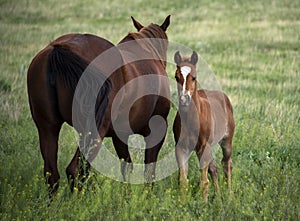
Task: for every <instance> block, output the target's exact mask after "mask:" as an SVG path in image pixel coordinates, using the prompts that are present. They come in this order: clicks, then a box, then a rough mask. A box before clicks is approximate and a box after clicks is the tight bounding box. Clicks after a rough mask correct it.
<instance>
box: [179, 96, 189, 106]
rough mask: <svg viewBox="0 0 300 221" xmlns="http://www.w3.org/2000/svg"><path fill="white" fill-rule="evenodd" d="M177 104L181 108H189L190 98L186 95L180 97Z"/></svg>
mask: <svg viewBox="0 0 300 221" xmlns="http://www.w3.org/2000/svg"><path fill="white" fill-rule="evenodd" d="M179 103H180V105H181V106H189V105H190V103H191V96H190V95H188V94H185V95H180V97H179Z"/></svg>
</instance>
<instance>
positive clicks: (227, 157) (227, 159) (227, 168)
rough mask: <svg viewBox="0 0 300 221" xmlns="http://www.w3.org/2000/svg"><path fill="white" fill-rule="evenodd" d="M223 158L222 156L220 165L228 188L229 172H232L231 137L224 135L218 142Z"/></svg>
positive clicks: (229, 182)
mask: <svg viewBox="0 0 300 221" xmlns="http://www.w3.org/2000/svg"><path fill="white" fill-rule="evenodd" d="M220 145H221V148H222V152H223V158H222V165H223V170H224V174H225V179H226V183H227V187H228V189H230V186H231V173H232V160H231V155H232V138H229V137H226V138H224V139H223V140H222V141H221V142H220Z"/></svg>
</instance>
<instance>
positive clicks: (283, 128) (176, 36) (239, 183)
mask: <svg viewBox="0 0 300 221" xmlns="http://www.w3.org/2000/svg"><path fill="white" fill-rule="evenodd" d="M0 6H1V7H0V34H1V35H0V57H1V60H0V161H1V166H0V197H1V198H0V214H1V215H0V218H1V220H299V219H300V217H299V214H300V208H299V202H300V197H299V196H300V190H299V183H300V170H299V168H300V148H299V147H300V53H299V52H300V51H299V50H300V32H299V30H300V3H299V1H294V0H282V1H279V0H277V1H271V0H266V1H259V0H254V1H240V0H230V1H209V0H204V1H187V2H186V3H182V2H181V1H179V0H174V1H159V2H158V1H151V2H147V3H145V1H142V0H129V1H126V5H125V3H123V2H121V1H111V0H104V1H95V0H88V1H79V0H76V1H68V2H61V1H50V0H47V1H37V0H33V1H25V0H22V1H16V0H12V1H6V0H1V1H0ZM168 14H171V15H172V17H171V25H170V27H169V29H168V36H169V40H170V41H172V42H178V43H181V44H184V45H187V46H189V47H191V48H192V49H194V50H197V51H198V52H199V53H200V55H201V57H202V58H204V59H205V60H206V62H207V63H208V64H209V65H210V67H211V68H212V70H213V71H214V73H215V75H216V77H217V79H218V80H219V82H220V84H221V85H222V89H223V90H224V91H225V92H226V93H227V94H228V96H229V97H230V99H231V100H232V103H233V107H234V114H235V120H236V132H235V137H234V144H233V145H234V146H233V148H234V150H233V166H234V169H233V177H232V192H231V193H230V194H227V193H226V189H225V184H224V177H223V174H222V170H221V168H219V173H220V188H221V198H218V197H213V188H210V198H209V203H208V204H204V203H203V202H202V200H201V193H200V192H199V191H198V190H197V187H196V182H197V179H198V177H199V172H198V171H197V163H196V157H195V155H192V157H191V160H190V173H189V180H190V185H191V188H190V189H189V192H188V193H187V196H186V197H184V198H182V197H180V194H179V193H178V189H177V174H176V173H175V174H173V175H171V176H169V177H167V178H165V179H164V180H161V181H158V182H156V184H155V185H154V187H153V189H152V190H151V189H149V188H148V187H144V185H128V184H124V183H119V182H117V181H113V180H111V179H109V178H106V177H104V176H102V175H101V174H99V173H97V172H95V171H92V173H91V177H90V178H89V179H90V180H89V182H87V184H85V185H84V189H83V191H81V192H77V191H75V193H74V194H71V193H70V191H69V188H68V184H67V179H66V175H65V172H64V170H65V168H66V166H67V165H68V163H69V161H70V160H71V158H72V156H73V154H74V152H75V149H76V142H75V139H74V135H73V131H72V129H71V128H70V127H68V126H67V125H65V126H64V127H63V130H62V132H61V136H60V141H59V144H60V148H59V159H58V161H59V170H60V174H61V186H60V189H59V191H58V193H57V195H56V196H55V198H53V200H52V201H51V202H50V200H49V198H48V196H47V188H46V185H45V184H44V178H43V161H42V158H41V155H40V152H39V147H38V136H37V130H36V128H35V125H34V123H33V121H32V119H31V115H30V112H29V107H28V101H27V92H26V72H27V68H28V66H29V64H30V61H31V59H32V58H33V57H34V56H35V54H36V53H37V52H38V51H39V50H41V49H42V48H43V47H44V46H45V45H46V44H48V43H49V42H50V41H51V40H53V39H55V38H56V37H58V36H60V35H62V34H65V33H69V32H81V33H93V34H96V35H99V36H102V37H104V38H107V39H109V40H110V41H112V42H113V43H117V42H118V41H119V40H120V39H122V37H123V36H125V35H126V34H127V33H128V32H129V31H134V28H133V26H132V24H131V20H130V16H131V15H133V16H134V17H135V18H136V19H137V20H139V21H141V23H143V24H149V23H150V22H154V23H161V22H162V21H163V19H164V18H165V17H166V15H168ZM168 73H169V75H170V77H171V78H172V77H173V73H174V66H173V65H172V64H169V67H168ZM174 112H175V110H174V109H172V111H171V113H170V117H169V119H170V120H172V119H173V117H174ZM105 142H106V143H107V144H108V145H109V144H110V140H106V141H105ZM173 148H174V141H173V136H172V133H171V130H169V132H168V135H167V140H166V142H165V144H164V147H163V149H162V154H163V153H164V152H168V151H169V150H172V149H173ZM138 154H140V153H136V156H134V157H135V159H136V160H141V156H139V155H138ZM216 158H217V161H218V164H219V167H220V159H221V152H220V151H217V153H216Z"/></svg>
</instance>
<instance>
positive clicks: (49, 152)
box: [37, 122, 61, 195]
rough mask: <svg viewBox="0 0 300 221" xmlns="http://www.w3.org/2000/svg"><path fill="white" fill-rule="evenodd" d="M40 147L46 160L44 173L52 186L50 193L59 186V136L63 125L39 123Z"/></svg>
mask: <svg viewBox="0 0 300 221" xmlns="http://www.w3.org/2000/svg"><path fill="white" fill-rule="evenodd" d="M37 125H38V131H39V138H40V149H41V153H42V157H43V160H44V175H45V177H46V178H47V182H48V184H49V187H50V190H49V191H50V195H52V194H53V193H55V192H56V190H57V188H58V185H59V184H58V181H59V178H60V177H59V173H58V169H57V150H58V136H59V131H60V128H61V125H60V124H58V125H51V124H49V122H47V123H45V122H44V123H43V124H41V122H39V123H38V124H37Z"/></svg>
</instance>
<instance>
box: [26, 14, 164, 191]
mask: <svg viewBox="0 0 300 221" xmlns="http://www.w3.org/2000/svg"><path fill="white" fill-rule="evenodd" d="M132 20H133V24H134V26H135V27H136V28H137V31H138V32H136V33H129V34H128V35H127V36H126V37H125V38H124V39H123V40H122V41H121V42H120V43H119V45H118V46H114V45H113V44H112V43H110V42H109V41H107V40H105V39H103V38H100V37H97V36H94V35H89V34H67V35H63V36H61V37H59V38H57V39H56V40H54V41H53V42H51V43H50V44H49V45H48V46H47V47H45V48H44V49H43V50H42V51H40V52H39V53H38V54H37V55H36V56H35V58H34V59H33V60H32V62H31V64H30V67H29V70H28V76H27V86H28V96H29V104H30V109H31V114H32V117H33V120H34V122H35V124H36V126H37V129H38V134H39V141H40V149H41V153H42V157H43V160H44V174H45V176H47V179H48V180H47V181H48V184H49V185H50V191H51V193H52V192H55V191H56V190H57V188H58V181H59V178H60V176H59V173H58V168H57V151H58V137H59V132H60V129H61V126H62V124H63V123H64V122H66V123H68V124H69V125H71V126H74V123H75V122H73V121H72V102H73V98H75V94H74V93H75V91H76V86H77V84H78V82H79V79H80V77H81V76H82V74H83V72H84V70H85V69H86V68H87V67H88V65H89V64H91V62H92V61H93V60H94V59H95V58H97V57H98V56H99V55H101V54H102V53H103V54H104V52H106V51H108V50H111V51H112V52H111V53H110V55H109V56H108V57H107V56H106V59H104V61H102V62H101V61H100V62H98V63H97V62H96V64H95V65H94V66H96V67H97V68H96V70H98V72H97V74H98V78H97V79H99V81H102V82H100V85H102V87H101V89H100V90H99V94H98V95H97V101H96V103H95V105H94V107H91V109H93V108H94V110H95V114H94V116H95V118H96V119H95V121H96V124H97V130H98V135H99V137H100V140H102V139H103V138H104V137H112V141H113V144H114V147H115V150H116V152H117V155H118V157H119V158H120V159H122V161H125V162H127V163H128V165H130V163H131V158H130V154H129V151H128V145H127V139H128V137H129V135H131V134H132V133H136V134H141V135H142V136H144V137H145V142H146V147H147V149H146V150H145V164H146V166H145V182H152V181H153V180H154V177H155V163H156V161H157V156H158V152H159V150H160V148H161V146H162V143H163V141H164V137H165V133H166V131H165V130H164V131H161V133H162V137H163V138H162V139H161V141H160V142H159V143H157V144H155V145H152V144H153V142H151V136H150V134H151V131H150V128H149V125H148V122H149V120H150V119H151V118H152V116H155V115H160V116H161V117H162V118H163V119H165V120H166V118H167V115H168V113H169V109H170V103H169V100H168V99H166V98H164V97H161V96H158V95H155V94H151V95H148V96H143V97H141V98H140V99H138V100H136V101H135V102H134V103H133V104H132V106H130V108H128V107H127V104H128V103H130V102H131V100H130V99H131V97H132V96H133V95H134V93H138V92H140V91H141V90H142V89H140V90H138V89H137V88H144V87H146V86H145V85H148V84H149V81H146V80H143V79H142V80H140V81H139V83H140V85H134V86H135V87H136V88H132V89H128V88H127V89H126V90H125V92H124V93H123V94H122V96H121V98H122V99H121V100H119V102H120V104H119V105H118V107H119V109H118V111H117V112H115V113H114V114H112V113H111V107H112V104H113V100H114V98H115V96H116V94H117V93H118V92H119V91H120V89H121V88H122V87H123V86H124V85H126V84H128V82H130V81H132V80H133V79H135V78H137V77H140V76H146V75H147V76H148V75H150V74H152V75H153V76H154V78H155V76H156V84H155V85H156V86H157V91H158V94H159V93H160V91H161V90H163V91H165V93H166V94H168V93H169V84H168V82H167V81H163V80H162V79H161V78H159V77H157V76H159V75H161V76H165V77H166V76H167V74H166V71H165V68H166V62H165V61H166V51H167V47H168V44H167V35H166V33H165V32H166V30H167V28H168V26H169V23H170V16H168V17H167V18H166V19H165V21H164V22H163V24H162V25H156V24H150V25H149V26H146V27H143V26H142V25H141V24H140V23H139V22H137V21H136V20H135V19H134V18H132ZM142 39H146V40H147V39H158V40H160V39H161V40H164V41H159V42H160V43H158V44H150V43H149V44H147V43H145V42H143V41H141V40H142ZM126 43H130V44H126ZM154 47H157V48H154ZM154 52H155V53H156V54H155V56H152V57H151V53H154ZM145 54H146V55H147V57H148V59H144V60H139V61H134V59H132V58H135V57H143V55H145ZM149 58H150V59H149ZM151 58H152V59H151ZM158 58H159V59H161V60H159V59H158ZM126 60H129V61H130V63H126ZM119 64H121V65H119ZM114 65H116V67H114ZM110 71H112V73H107V72H110ZM107 76H108V78H107ZM150 83H151V82H150ZM87 88H88V87H87ZM83 106H84V105H83ZM125 109H130V113H129V121H130V122H129V124H130V127H131V131H127V128H126V127H124V128H122V125H123V124H125V125H126V123H127V124H128V122H122V120H124V119H123V118H122V116H123V115H125V114H128V113H123V111H124V110H125ZM82 118H83V119H84V116H82V117H81V119H82ZM113 120H114V121H115V125H121V126H119V127H118V130H119V131H118V133H117V132H116V131H115V129H114V127H113ZM125 120H126V119H125ZM75 129H76V130H77V128H75ZM122 129H124V130H122ZM78 132H82V131H80V130H79V131H78ZM83 132H87V131H83ZM120 133H122V139H121V138H120V137H119V134H120ZM80 152H81V151H80V149H79V148H78V149H77V151H76V153H75V155H74V157H73V159H72V161H71V162H70V164H69V166H68V167H67V169H66V173H67V176H68V178H69V179H70V181H73V180H74V178H76V177H77V176H79V177H80V176H81V177H82V175H83V174H82V173H83V171H82V170H81V168H79V167H78V163H79V159H80V156H81V153H80ZM88 165H89V163H88ZM122 167H124V165H122ZM124 173H125V169H124V168H123V169H122V175H123V176H124ZM71 184H72V185H71V187H73V182H72V183H71Z"/></svg>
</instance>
